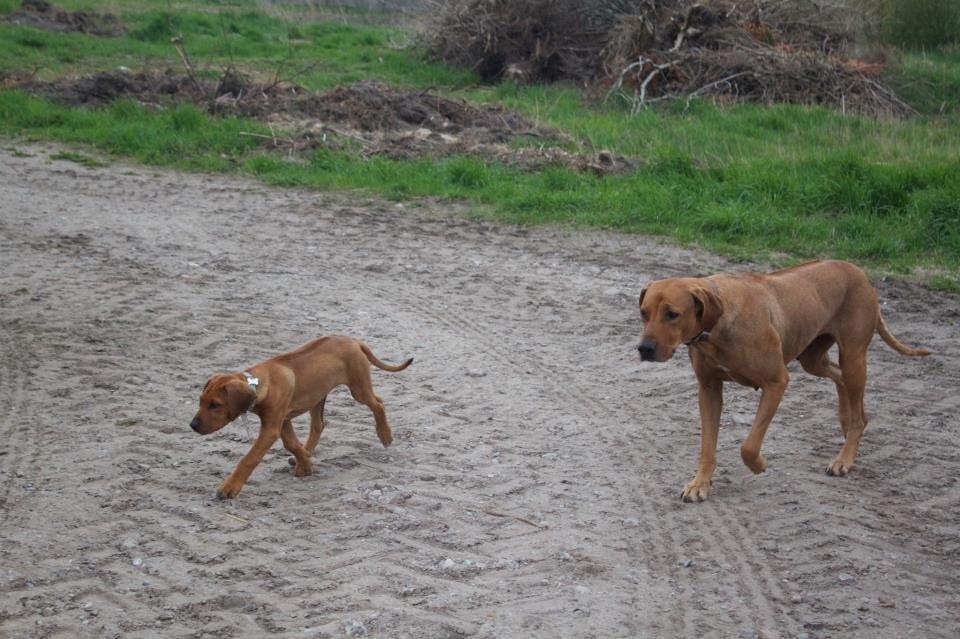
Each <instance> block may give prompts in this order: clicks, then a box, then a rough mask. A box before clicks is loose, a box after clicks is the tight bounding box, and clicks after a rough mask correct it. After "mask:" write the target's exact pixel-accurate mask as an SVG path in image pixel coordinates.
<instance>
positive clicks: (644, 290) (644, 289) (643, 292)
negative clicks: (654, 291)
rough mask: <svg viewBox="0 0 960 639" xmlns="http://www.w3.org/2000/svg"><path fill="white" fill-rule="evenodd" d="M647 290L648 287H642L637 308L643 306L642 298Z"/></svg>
mask: <svg viewBox="0 0 960 639" xmlns="http://www.w3.org/2000/svg"><path fill="white" fill-rule="evenodd" d="M648 288H650V287H649V286H644V287H643V290H642V291H640V301H639V302H637V306H643V296H644V295H646V294H647V289H648Z"/></svg>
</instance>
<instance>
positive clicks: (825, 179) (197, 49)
mask: <svg viewBox="0 0 960 639" xmlns="http://www.w3.org/2000/svg"><path fill="white" fill-rule="evenodd" d="M2 2H3V0H0V9H2V8H3V4H2ZM67 4H69V5H71V6H89V3H80V2H73V3H67ZM200 4H201V3H194V4H193V5H191V6H192V7H194V9H193V10H190V11H187V10H183V11H176V12H175V15H176V17H173V15H174V14H171V15H170V16H168V15H167V14H166V13H165V12H166V11H167V9H166V8H165V7H166V6H167V5H166V3H161V2H151V1H148V0H141V1H140V2H138V3H133V2H128V3H123V4H122V6H121V7H120V8H121V10H122V11H121V13H123V16H124V19H125V21H126V22H127V24H128V25H130V31H128V33H127V35H126V36H124V37H123V38H115V39H98V38H89V37H86V36H79V35H74V36H64V35H52V34H45V33H42V32H38V31H35V30H30V29H20V28H15V27H12V26H9V25H8V26H0V69H4V68H23V67H24V66H28V64H29V65H40V66H42V68H43V69H44V71H43V72H42V74H45V75H48V76H51V77H52V76H56V75H59V74H63V73H78V72H84V71H88V70H91V69H98V68H110V67H113V66H116V65H117V64H119V63H126V64H127V65H128V66H132V67H134V68H139V66H141V64H142V63H143V61H145V60H149V61H151V64H154V65H156V64H158V63H164V62H165V63H170V64H174V63H175V54H174V52H173V51H172V48H171V47H170V45H169V44H168V40H169V37H170V35H171V34H172V33H175V32H176V33H183V34H184V35H185V37H186V42H187V46H188V49H189V51H190V53H191V56H192V57H193V58H194V60H195V61H196V62H197V63H199V64H202V65H206V66H207V67H208V68H215V67H216V65H218V64H223V63H225V62H226V61H229V60H233V61H235V62H236V63H237V64H238V65H240V66H241V68H243V69H245V70H248V69H251V68H252V69H255V70H259V71H260V72H261V73H264V74H268V73H272V72H273V70H274V69H275V67H276V65H277V63H278V60H282V59H284V58H285V57H286V56H287V55H288V52H289V50H290V47H295V51H296V55H295V59H296V63H295V64H294V65H293V66H302V65H303V64H304V63H305V62H311V61H316V63H317V66H316V67H315V68H312V69H311V70H310V71H308V72H307V73H305V74H303V75H302V76H301V77H300V78H299V79H298V81H299V82H300V83H301V84H304V85H305V86H308V87H310V88H323V87H329V86H332V85H335V84H338V83H343V82H349V81H353V80H358V79H365V78H376V79H383V80H387V81H390V82H394V83H398V84H402V85H407V86H415V87H426V86H436V87H437V90H438V91H441V92H445V93H448V94H450V95H455V96H459V97H466V98H469V99H473V100H478V101H488V102H499V103H503V104H506V105H508V106H510V107H511V108H515V109H518V110H520V111H522V112H523V113H525V114H526V115H528V116H529V117H530V118H532V119H534V120H536V121H537V122H538V123H539V124H544V125H548V126H553V127H557V128H560V129H562V130H564V131H566V132H567V133H569V134H571V135H572V136H573V137H574V139H575V140H577V142H576V143H571V144H568V145H567V146H569V147H571V148H579V149H580V150H582V151H583V152H587V153H591V152H595V151H597V150H600V149H608V150H611V151H613V152H614V153H616V154H622V155H626V156H630V157H634V158H639V159H641V160H642V166H641V168H640V169H639V170H638V171H636V172H635V173H632V174H627V175H620V176H607V177H604V178H598V177H596V176H593V175H586V174H578V173H574V172H572V171H569V170H566V169H560V168H552V169H547V170H543V171H539V172H535V173H524V172H521V171H519V170H517V169H513V168H509V167H505V166H502V165H499V164H485V163H484V162H482V161H481V160H478V159H476V158H470V157H454V158H447V159H443V160H420V161H392V160H387V159H384V158H372V159H361V158H359V157H358V156H357V155H356V154H352V153H348V152H331V151H326V150H320V151H316V152H314V153H312V154H311V155H309V156H308V157H306V158H301V159H300V160H298V161H295V162H291V161H289V160H288V159H286V158H284V157H282V156H281V155H279V154H271V153H263V152H261V151H259V150H257V148H256V147H257V143H258V142H257V140H256V139H254V138H250V137H247V136H241V135H240V132H241V131H248V132H261V133H263V132H264V127H263V126H262V125H260V124H259V123H257V122H254V121H250V120H243V119H236V118H211V117H210V116H208V115H207V114H206V113H205V112H202V111H200V110H198V109H197V108H195V107H192V106H180V107H176V108H173V109H167V110H163V111H156V110H151V109H146V108H143V107H140V106H137V105H135V104H133V103H129V102H122V103H118V104H115V105H113V106H112V107H109V108H107V109H103V110H99V111H89V110H83V109H72V108H68V107H64V106H61V105H57V104H53V103H50V102H48V101H45V100H42V99H39V98H35V97H29V96H26V95H24V94H22V93H19V92H14V91H7V92H0V135H4V136H7V137H18V138H27V139H54V140H59V141H62V142H65V143H69V144H81V145H89V146H90V147H93V148H96V149H98V150H100V151H102V152H105V153H107V154H113V155H117V156H123V157H131V158H135V159H137V160H138V161H141V162H144V163H147V164H153V165H163V166H173V167H177V168H181V169H187V170H201V171H230V172H238V173H243V174H248V175H252V176H256V177H257V178H259V179H260V180H262V181H264V182H266V183H269V184H274V185H284V186H298V187H306V188H312V189H322V190H334V189H365V190H367V191H369V192H372V193H377V194H381V195H384V196H386V197H389V198H394V199H407V198H415V197H420V196H432V197H442V198H450V199H456V200H462V201H465V202H467V203H469V204H470V205H471V208H472V209H473V210H476V211H480V212H482V214H483V215H485V216H488V217H491V218H494V219H498V220H505V221H510V222H517V223H524V224H540V223H561V224H573V225H577V226H584V227H587V226H589V227H601V228H610V229H616V230H621V231H625V232H630V233H642V234H646V235H658V236H664V237H667V238H672V239H673V240H676V241H679V242H681V243H685V244H696V245H701V246H705V247H707V248H710V249H713V250H716V251H718V252H721V253H723V254H725V255H728V256H731V257H734V258H742V259H756V258H766V259H772V260H773V261H775V262H779V263H786V262H792V261H797V260H801V259H807V258H813V257H837V258H845V259H850V260H853V261H855V262H857V263H859V264H861V265H863V266H865V267H868V268H871V269H873V270H875V271H877V272H885V273H891V272H892V273H900V274H905V275H909V276H910V277H913V278H916V279H920V280H922V281H925V282H927V283H928V284H929V285H931V286H933V287H936V288H939V289H944V290H954V289H956V288H958V287H960V285H958V282H960V126H958V124H960V117H958V115H957V113H958V111H957V105H960V56H958V54H957V52H956V51H950V50H946V51H943V52H940V53H938V54H935V55H934V54H927V55H926V56H924V55H922V54H909V55H905V56H904V59H903V64H902V67H901V69H900V70H899V71H897V72H896V73H900V74H902V75H901V76H897V75H896V73H894V75H893V76H892V77H895V78H896V77H902V78H912V80H911V81H912V82H913V83H914V84H913V85H911V86H912V90H913V93H910V90H911V89H909V88H908V89H905V91H904V95H906V96H907V97H908V98H909V99H911V100H913V101H914V103H915V104H918V105H920V108H921V109H922V110H923V111H925V112H927V113H938V112H944V113H948V114H950V115H944V116H925V117H921V118H916V119H913V120H909V121H903V122H898V121H877V120H871V119H866V118H858V117H849V116H842V115H840V114H838V113H835V112H832V111H829V110H826V109H820V108H805V107H796V106H776V107H770V108H764V107H758V106H750V105H744V106H738V107H734V108H728V109H719V108H716V107H714V106H712V105H711V104H709V103H705V102H694V103H693V104H691V105H690V106H689V108H688V109H684V105H683V104H677V105H673V106H668V107H666V108H663V109H660V110H656V111H646V112H642V113H640V114H639V115H638V116H637V117H634V118H630V117H627V116H626V114H625V113H624V111H623V110H622V109H621V108H619V107H617V106H609V107H603V108H597V107H590V106H588V105H586V104H585V103H584V100H583V98H582V96H581V94H580V93H579V92H577V91H575V90H573V89H570V88H562V87H561V88H558V87H516V86H513V85H500V86H495V87H491V86H481V85H479V84H478V83H477V82H476V79H475V78H474V77H473V76H471V75H470V74H468V73H464V72H461V71H453V70H450V69H447V68H446V67H443V66H441V65H435V64H426V63H424V62H423V61H422V60H421V59H420V57H419V53H418V52H417V51H415V50H410V49H402V50H401V49H396V48H395V47H393V46H392V45H391V43H392V42H394V41H395V40H399V39H400V38H401V37H402V34H400V33H399V32H397V31H395V30H391V29H388V28H382V27H369V26H347V25H342V24H331V23H291V22H287V21H284V20H283V19H281V18H278V17H276V16H268V15H264V14H262V13H258V12H256V11H253V10H249V9H245V8H237V7H236V6H227V7H224V6H217V7H216V9H217V12H210V11H207V10H206V8H205V7H202V6H201V7H199V9H197V8H196V7H198V6H199V5H200ZM208 4H212V3H208ZM224 4H226V3H224ZM236 4H238V3H231V5H236ZM291 38H292V41H291ZM124 56H126V57H124ZM64 58H69V59H64ZM920 71H922V73H921V72H920ZM527 143H529V142H527Z"/></svg>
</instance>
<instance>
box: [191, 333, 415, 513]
mask: <svg viewBox="0 0 960 639" xmlns="http://www.w3.org/2000/svg"><path fill="white" fill-rule="evenodd" d="M412 363H413V358H410V359H408V360H407V361H406V362H404V363H403V364H401V365H399V366H388V365H387V364H384V363H383V362H381V361H380V360H379V359H377V358H376V357H375V356H374V354H373V353H372V352H370V349H369V348H367V346H366V345H365V344H363V343H362V342H359V341H357V340H354V339H351V338H349V337H344V336H342V335H328V336H327V337H321V338H320V339H317V340H314V341H312V342H309V343H308V344H304V345H303V346H301V347H300V348H298V349H296V350H293V351H290V352H289V353H284V354H283V355H278V356H277V357H274V358H272V359H268V360H267V361H265V362H262V363H260V364H257V365H256V366H253V367H251V368H248V369H246V370H245V371H242V372H239V373H228V374H218V375H214V376H213V377H211V378H210V379H209V380H207V384H206V386H204V387H203V392H202V393H201V394H200V410H198V411H197V414H196V416H195V417H194V418H193V421H191V422H190V427H191V428H192V429H193V430H195V431H196V432H198V433H200V434H201V435H208V434H210V433H213V432H216V431H218V430H220V429H221V428H223V427H224V426H226V425H227V424H229V423H230V422H232V421H233V420H235V419H236V418H237V417H239V416H240V415H242V414H244V413H246V412H248V411H249V412H252V413H255V414H256V415H257V416H259V417H260V434H259V435H258V436H257V440H256V441H255V442H254V443H253V447H252V448H251V449H250V452H248V453H247V454H246V455H244V457H243V459H241V460H240V463H239V464H237V467H236V469H235V470H234V471H233V472H232V473H230V476H229V477H227V479H226V480H225V481H224V482H223V483H222V484H220V487H219V488H217V497H218V498H219V499H230V498H233V497H236V496H237V493H239V492H240V489H241V488H243V485H244V484H245V483H246V482H247V479H248V478H249V477H250V473H252V472H253V469H254V468H256V467H257V464H259V463H260V460H261V459H263V456H264V455H265V454H266V452H267V451H268V450H270V447H271V446H273V444H274V442H276V441H277V438H280V439H282V440H283V446H284V448H286V449H287V450H288V451H290V453H291V454H292V455H293V457H294V459H295V460H296V462H295V464H294V466H293V474H294V475H296V476H297V477H303V476H304V475H309V474H311V473H312V472H313V469H312V468H311V465H310V456H311V454H312V453H313V449H314V448H315V447H316V445H317V440H319V439H320V433H322V432H323V427H324V421H323V405H324V402H325V401H326V399H327V393H329V392H330V391H331V390H333V389H334V388H335V387H337V386H340V385H341V384H346V385H347V386H348V387H349V388H350V393H351V394H352V395H353V398H354V399H355V400H357V401H358V402H360V403H361V404H366V405H367V406H368V407H369V408H370V410H371V411H373V417H374V419H375V420H376V423H377V436H378V437H379V438H380V442H381V443H382V444H383V445H384V446H389V445H390V443H391V442H392V441H393V435H392V434H391V432H390V426H389V424H387V415H386V413H385V412H384V410H383V401H382V400H381V399H380V398H379V397H378V396H377V394H376V393H374V392H373V384H372V382H371V380H370V364H373V365H374V366H376V367H377V368H380V369H382V370H385V371H390V372H397V371H402V370H403V369H405V368H406V367H407V366H409V365H410V364H412ZM308 411H309V412H310V435H309V436H308V437H307V444H306V446H302V445H301V444H300V440H299V439H298V438H297V435H296V433H295V432H294V430H293V422H292V421H291V420H293V418H295V417H297V416H298V415H302V414H303V413H306V412H308Z"/></svg>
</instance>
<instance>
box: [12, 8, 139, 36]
mask: <svg viewBox="0 0 960 639" xmlns="http://www.w3.org/2000/svg"><path fill="white" fill-rule="evenodd" d="M7 21H8V22H10V23H11V24H16V25H20V26H24V27H33V28H35V29H43V30H44V31H55V32H57V33H86V34H87V35H96V36H117V35H120V34H121V33H123V24H122V23H121V22H120V19H119V18H117V17H116V16H115V15H113V14H110V13H92V12H88V11H67V10H66V9H62V8H60V7H57V6H55V5H52V4H50V3H49V2H46V1H45V0H23V2H22V3H21V4H20V8H19V9H18V10H17V11H15V12H14V13H12V14H11V15H10V17H9V18H8V19H7Z"/></svg>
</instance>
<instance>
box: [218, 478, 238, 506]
mask: <svg viewBox="0 0 960 639" xmlns="http://www.w3.org/2000/svg"><path fill="white" fill-rule="evenodd" d="M240 488H242V487H241V486H233V485H232V484H229V483H228V482H223V483H222V484H220V486H219V488H217V499H219V500H221V501H223V500H224V499H233V498H234V497H236V496H237V495H239V494H240Z"/></svg>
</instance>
